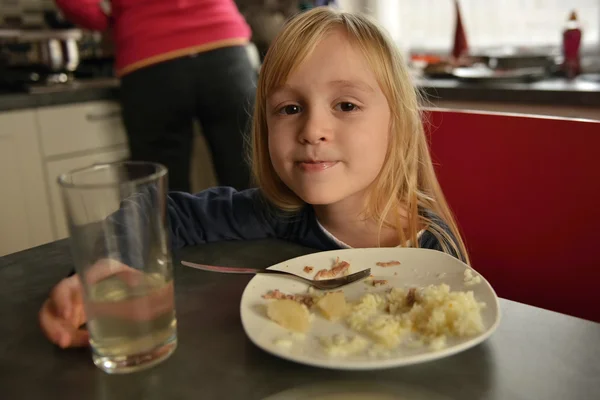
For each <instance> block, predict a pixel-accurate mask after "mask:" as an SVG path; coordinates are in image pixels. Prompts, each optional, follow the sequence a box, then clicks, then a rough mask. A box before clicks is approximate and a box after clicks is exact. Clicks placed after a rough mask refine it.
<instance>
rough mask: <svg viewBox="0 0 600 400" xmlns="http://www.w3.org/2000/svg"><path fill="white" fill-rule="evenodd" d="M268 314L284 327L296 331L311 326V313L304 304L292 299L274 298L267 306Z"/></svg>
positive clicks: (302, 330) (303, 330)
mask: <svg viewBox="0 0 600 400" xmlns="http://www.w3.org/2000/svg"><path fill="white" fill-rule="evenodd" d="M267 316H268V317H269V318H270V319H271V320H272V321H275V322H276V323H278V324H279V325H281V326H282V327H284V328H285V329H289V330H292V331H296V332H306V331H308V329H309V328H310V318H309V317H310V315H309V313H308V308H307V307H306V306H305V305H304V304H300V303H298V302H297V301H294V300H290V299H282V300H274V301H272V302H271V303H269V305H268V306H267Z"/></svg>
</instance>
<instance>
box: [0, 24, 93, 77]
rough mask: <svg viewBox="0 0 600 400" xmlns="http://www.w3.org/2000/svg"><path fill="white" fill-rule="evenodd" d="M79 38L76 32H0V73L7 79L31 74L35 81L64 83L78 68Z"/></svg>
mask: <svg viewBox="0 0 600 400" xmlns="http://www.w3.org/2000/svg"><path fill="white" fill-rule="evenodd" d="M81 38H82V32H81V30H79V29H63V30H21V29H11V30H7V29H5V30H0V69H2V72H3V73H8V74H9V75H10V74H13V75H14V74H16V73H18V74H23V73H25V74H27V71H35V73H36V74H37V77H38V81H42V80H43V81H46V82H48V83H64V82H66V81H68V80H70V79H72V75H73V73H74V72H75V70H76V69H77V67H78V66H79V63H80V56H79V46H78V41H79V40H81ZM28 79H31V80H33V81H35V76H30V77H29V78H28Z"/></svg>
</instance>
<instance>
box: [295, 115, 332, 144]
mask: <svg viewBox="0 0 600 400" xmlns="http://www.w3.org/2000/svg"><path fill="white" fill-rule="evenodd" d="M332 132H333V130H332V129H331V127H330V125H329V123H328V121H327V116H325V115H319V113H316V112H313V113H307V117H306V121H305V123H304V126H303V127H302V129H301V130H300V134H299V136H298V139H299V141H300V143H302V144H319V143H324V142H329V141H331V139H332Z"/></svg>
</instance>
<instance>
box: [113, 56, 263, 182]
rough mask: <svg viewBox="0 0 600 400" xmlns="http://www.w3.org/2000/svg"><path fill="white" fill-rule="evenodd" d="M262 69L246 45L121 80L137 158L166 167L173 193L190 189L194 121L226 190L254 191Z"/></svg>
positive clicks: (125, 116) (158, 66)
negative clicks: (252, 150)
mask: <svg viewBox="0 0 600 400" xmlns="http://www.w3.org/2000/svg"><path fill="white" fill-rule="evenodd" d="M255 92H256V70H255V69H254V68H253V67H252V65H251V63H250V59H249V58H248V54H247V52H246V49H245V48H244V47H242V46H236V47H226V48H221V49H216V50H212V51H208V52H204V53H199V54H196V55H194V56H186V57H181V58H177V59H174V60H170V61H165V62H162V63H158V64H155V65H151V66H148V67H144V68H141V69H139V70H137V71H134V72H132V73H129V74H127V75H125V76H124V77H123V78H122V80H121V104H122V108H123V121H124V124H125V129H126V131H127V135H128V138H129V147H130V152H131V159H132V160H134V161H151V162H158V163H161V164H164V165H165V166H166V167H167V168H168V169H169V189H170V190H181V191H186V192H189V191H190V161H191V154H192V149H193V139H194V130H193V121H194V120H195V119H197V120H198V121H199V123H200V125H201V127H202V132H203V134H204V135H205V137H206V141H207V143H208V146H209V149H210V151H211V152H212V157H213V164H214V167H215V172H216V175H217V179H218V181H219V185H222V186H232V187H234V188H236V189H239V190H241V189H244V188H247V187H249V185H250V172H249V166H248V165H247V163H246V147H247V143H248V140H247V139H248V134H249V131H250V122H251V115H252V110H253V107H254V96H255Z"/></svg>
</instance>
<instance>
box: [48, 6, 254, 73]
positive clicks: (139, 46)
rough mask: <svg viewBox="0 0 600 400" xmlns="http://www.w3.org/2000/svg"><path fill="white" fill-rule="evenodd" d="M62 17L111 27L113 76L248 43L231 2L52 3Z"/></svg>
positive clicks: (96, 26) (96, 27)
mask: <svg viewBox="0 0 600 400" xmlns="http://www.w3.org/2000/svg"><path fill="white" fill-rule="evenodd" d="M55 1H56V4H57V5H58V6H59V8H60V9H61V10H62V11H63V12H64V14H65V16H66V17H67V18H68V19H69V20H70V21H71V22H73V23H76V24H78V25H81V26H82V27H84V28H86V29H91V30H97V31H104V30H107V29H113V38H114V41H115V48H116V69H117V74H118V75H122V74H123V73H126V72H129V71H131V70H133V69H136V68H137V67H143V66H145V65H148V64H152V63H154V62H160V61H164V60H168V59H171V58H176V57H178V56H182V55H186V54H191V53H193V52H195V51H204V50H210V49H212V48H218V47H224V45H234V44H242V43H246V42H247V41H248V40H249V39H250V35H251V32H250V27H249V26H248V24H247V23H246V21H245V19H244V17H243V16H242V15H241V14H240V12H239V11H238V9H237V6H236V5H235V2H234V0H161V1H141V0H111V2H110V3H111V8H112V12H111V16H110V17H109V16H108V15H107V14H106V13H105V12H104V11H103V9H102V7H101V6H100V0H55Z"/></svg>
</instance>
